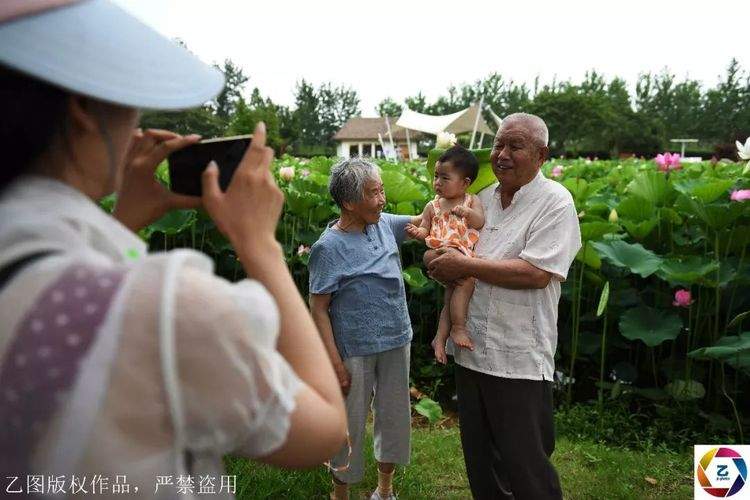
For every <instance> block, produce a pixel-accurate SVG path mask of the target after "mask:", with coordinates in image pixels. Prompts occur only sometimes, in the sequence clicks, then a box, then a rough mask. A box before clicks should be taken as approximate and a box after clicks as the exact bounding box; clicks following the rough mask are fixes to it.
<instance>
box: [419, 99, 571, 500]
mask: <svg viewBox="0 0 750 500" xmlns="http://www.w3.org/2000/svg"><path fill="white" fill-rule="evenodd" d="M547 141H548V132H547V126H546V124H545V123H544V121H543V120H542V119H541V118H539V117H537V116H534V115H530V114H525V113H517V114H513V115H510V116H508V117H507V118H506V119H505V120H504V121H503V123H502V126H501V127H500V130H498V133H497V136H496V137H495V142H494V145H493V149H492V153H491V156H490V160H491V162H492V168H493V170H494V172H495V176H496V177H497V179H498V181H499V182H500V184H499V185H497V184H496V185H494V186H491V187H489V188H487V189H485V190H483V191H482V192H481V193H480V194H479V198H480V200H481V201H482V205H483V207H484V211H485V217H486V223H485V225H484V228H483V229H482V231H481V233H480V237H479V243H478V245H477V248H476V250H477V258H470V257H466V256H464V255H462V254H460V253H458V252H453V251H450V250H449V251H447V252H446V251H442V250H438V251H437V252H432V253H429V252H428V254H426V255H425V261H426V263H427V265H428V271H429V273H430V275H431V276H432V277H433V278H435V279H437V280H439V281H442V282H444V283H449V282H455V281H456V280H460V279H466V278H469V279H476V280H477V284H476V289H475V291H474V295H473V296H472V299H471V302H470V304H469V311H468V320H467V328H468V330H469V334H470V336H471V340H472V341H473V342H474V345H475V349H474V350H473V351H472V350H468V349H453V346H452V345H450V341H449V345H448V352H449V353H451V352H452V351H455V353H454V356H455V361H456V392H457V394H458V411H459V418H460V424H461V444H462V446H463V450H464V460H465V461H466V470H467V474H468V477H469V484H470V485H471V491H472V493H473V495H474V498H477V499H498V498H507V499H511V498H515V499H517V500H518V499H520V500H523V499H533V500H539V499H547V498H561V497H562V493H561V490H560V482H559V479H558V476H557V472H556V471H555V468H554V466H553V465H552V463H551V462H550V456H551V455H552V451H553V450H554V444H555V436H554V428H553V420H552V377H553V373H554V354H555V348H556V346H557V306H558V302H559V299H560V282H562V281H564V280H565V278H566V276H567V273H568V268H569V267H570V265H571V263H572V262H573V259H574V258H575V256H576V253H577V252H578V250H579V249H580V247H581V235H580V229H579V227H578V218H577V216H576V210H575V207H574V205H573V199H572V197H571V196H570V194H569V193H568V191H567V190H566V189H565V188H564V187H563V186H561V185H560V184H558V183H556V182H554V181H551V180H548V179H546V178H545V177H544V175H542V173H541V172H540V167H541V166H542V164H543V163H544V161H545V160H546V158H547V154H548V152H549V149H548V147H547Z"/></svg>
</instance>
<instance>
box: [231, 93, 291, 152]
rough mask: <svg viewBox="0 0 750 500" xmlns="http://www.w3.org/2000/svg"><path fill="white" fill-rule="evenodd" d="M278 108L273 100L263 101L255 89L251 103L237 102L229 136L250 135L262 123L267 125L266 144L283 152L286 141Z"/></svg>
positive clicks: (241, 100)
mask: <svg viewBox="0 0 750 500" xmlns="http://www.w3.org/2000/svg"><path fill="white" fill-rule="evenodd" d="M278 108H279V107H278V106H276V105H275V104H274V103H273V102H272V101H271V99H263V97H262V96H261V95H260V91H259V90H258V89H257V88H255V89H253V92H252V94H251V96H250V101H249V102H245V99H244V98H242V97H240V99H239V101H237V104H236V105H235V111H234V114H233V115H232V121H231V122H230V123H229V127H228V134H229V135H242V134H250V133H252V132H253V130H255V126H256V125H257V124H258V122H260V121H262V122H264V123H265V124H266V143H267V144H268V145H269V146H271V147H272V148H274V149H275V150H276V151H277V152H283V151H282V150H283V149H284V148H285V145H286V141H285V140H284V138H283V137H282V135H281V130H280V124H279V109H278Z"/></svg>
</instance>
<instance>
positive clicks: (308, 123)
mask: <svg viewBox="0 0 750 500" xmlns="http://www.w3.org/2000/svg"><path fill="white" fill-rule="evenodd" d="M294 104H295V110H294V113H293V114H294V124H295V127H296V129H297V130H296V132H297V133H296V134H295V135H296V137H297V142H298V143H299V144H306V145H310V144H318V143H319V140H320V131H319V121H318V105H319V98H318V94H317V92H315V87H313V86H312V85H311V84H310V83H308V82H307V81H305V79H304V78H303V79H302V81H301V82H299V83H297V88H296V91H295V97H294Z"/></svg>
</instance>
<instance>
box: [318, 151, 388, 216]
mask: <svg viewBox="0 0 750 500" xmlns="http://www.w3.org/2000/svg"><path fill="white" fill-rule="evenodd" d="M377 175H378V167H377V166H376V165H375V164H373V163H372V162H369V161H367V160H365V159H364V158H359V157H355V158H347V159H345V160H341V161H340V162H338V163H337V164H336V165H334V166H333V167H331V177H330V179H329V180H328V191H329V192H330V193H331V197H332V198H333V201H335V202H336V205H338V206H339V207H340V208H344V203H357V202H360V201H362V198H363V196H364V191H365V184H367V181H369V180H373V179H375V178H376V176H377Z"/></svg>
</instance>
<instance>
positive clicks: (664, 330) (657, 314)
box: [620, 306, 682, 347]
mask: <svg viewBox="0 0 750 500" xmlns="http://www.w3.org/2000/svg"><path fill="white" fill-rule="evenodd" d="M681 329H682V321H681V320H680V317H679V316H678V315H677V314H675V313H672V312H668V311H665V310H660V309H654V308H652V307H646V306H641V307H636V308H633V309H628V310H627V311H625V313H623V315H622V316H621V317H620V333H622V336H623V337H625V338H627V339H630V340H642V341H643V342H644V343H645V344H646V345H647V346H649V347H654V346H657V345H659V344H661V343H662V342H665V341H667V340H674V339H676V338H677V336H678V335H679V334H680V330H681Z"/></svg>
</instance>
